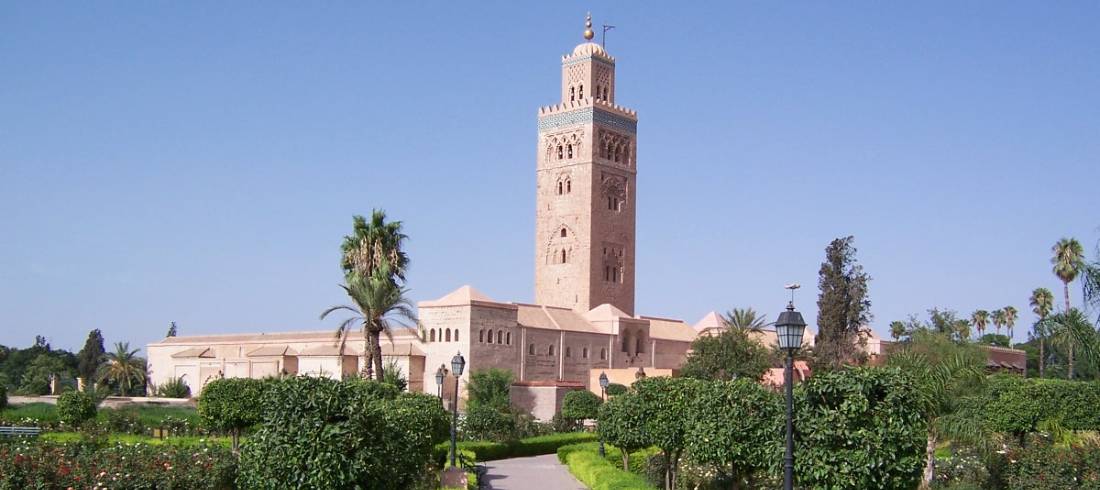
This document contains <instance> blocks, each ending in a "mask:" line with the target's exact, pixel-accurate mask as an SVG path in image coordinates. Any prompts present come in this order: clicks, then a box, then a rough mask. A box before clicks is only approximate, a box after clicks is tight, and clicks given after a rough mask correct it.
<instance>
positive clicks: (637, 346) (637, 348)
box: [634, 337, 645, 354]
mask: <svg viewBox="0 0 1100 490" xmlns="http://www.w3.org/2000/svg"><path fill="white" fill-rule="evenodd" d="M643 352H645V343H643V342H642V338H641V337H638V338H637V339H635V340H634V353H635V354H641V353H643Z"/></svg>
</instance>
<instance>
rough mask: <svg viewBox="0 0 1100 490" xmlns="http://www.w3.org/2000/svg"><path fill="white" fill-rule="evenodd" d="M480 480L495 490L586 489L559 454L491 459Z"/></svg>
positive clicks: (484, 485)
mask: <svg viewBox="0 0 1100 490" xmlns="http://www.w3.org/2000/svg"><path fill="white" fill-rule="evenodd" d="M484 464H485V469H486V472H485V474H484V475H483V476H482V477H481V480H479V481H478V483H481V484H482V488H491V489H494V490H534V489H544V488H545V489H548V490H585V486H584V485H582V484H581V482H579V481H577V479H576V478H573V475H571V474H569V470H568V469H566V467H565V466H564V465H562V464H561V463H559V462H558V456H557V455H556V454H547V455H544V456H533V457H529V458H512V459H501V460H497V461H489V462H487V463H484Z"/></svg>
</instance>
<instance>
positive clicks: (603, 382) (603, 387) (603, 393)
mask: <svg viewBox="0 0 1100 490" xmlns="http://www.w3.org/2000/svg"><path fill="white" fill-rule="evenodd" d="M607 384H608V381H607V373H606V372H602V373H600V400H601V401H603V402H604V403H606V402H607ZM599 423H600V420H599V419H598V418H597V419H596V424H597V425H596V430H597V434H599V432H598V431H599ZM606 455H607V453H606V452H605V451H604V448H603V436H600V457H604V456H606Z"/></svg>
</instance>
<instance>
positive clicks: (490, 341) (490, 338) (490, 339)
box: [489, 330, 493, 344]
mask: <svg viewBox="0 0 1100 490" xmlns="http://www.w3.org/2000/svg"><path fill="white" fill-rule="evenodd" d="M489 343H490V344H491V343H493V331H492V330H490V331H489Z"/></svg>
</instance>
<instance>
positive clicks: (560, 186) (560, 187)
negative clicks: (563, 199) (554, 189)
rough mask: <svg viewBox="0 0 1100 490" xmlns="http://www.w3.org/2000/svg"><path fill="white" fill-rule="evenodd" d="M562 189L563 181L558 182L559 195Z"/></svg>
mask: <svg viewBox="0 0 1100 490" xmlns="http://www.w3.org/2000/svg"><path fill="white" fill-rule="evenodd" d="M562 189H563V187H562V185H561V182H558V195H559V196H560V195H561V194H562Z"/></svg>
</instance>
